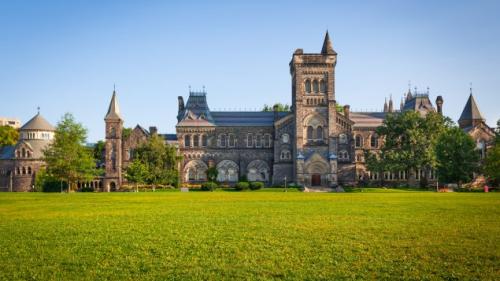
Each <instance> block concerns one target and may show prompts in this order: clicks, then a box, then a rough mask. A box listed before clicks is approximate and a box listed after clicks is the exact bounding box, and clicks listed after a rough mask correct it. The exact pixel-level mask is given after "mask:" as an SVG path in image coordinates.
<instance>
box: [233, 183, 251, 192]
mask: <svg viewBox="0 0 500 281" xmlns="http://www.w3.org/2000/svg"><path fill="white" fill-rule="evenodd" d="M234 188H235V189H236V190H248V189H249V188H250V183H248V182H246V181H240V182H238V183H237V184H236V185H235V186H234Z"/></svg>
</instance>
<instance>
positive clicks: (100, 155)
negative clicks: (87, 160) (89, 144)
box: [92, 140, 106, 163]
mask: <svg viewBox="0 0 500 281" xmlns="http://www.w3.org/2000/svg"><path fill="white" fill-rule="evenodd" d="M105 147H106V143H105V142H104V141H102V140H100V141H98V142H97V143H96V144H95V146H94V149H93V150H92V154H93V155H94V159H95V161H96V162H97V163H104V150H105Z"/></svg>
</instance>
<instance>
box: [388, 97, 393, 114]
mask: <svg viewBox="0 0 500 281" xmlns="http://www.w3.org/2000/svg"><path fill="white" fill-rule="evenodd" d="M393 111H394V106H393V103H392V94H391V97H390V99H389V112H393Z"/></svg>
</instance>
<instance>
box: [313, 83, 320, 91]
mask: <svg viewBox="0 0 500 281" xmlns="http://www.w3.org/2000/svg"><path fill="white" fill-rule="evenodd" d="M313 92H314V93H318V92H319V85H318V80H314V81H313Z"/></svg>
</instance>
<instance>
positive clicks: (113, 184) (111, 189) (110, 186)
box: [109, 181, 116, 191]
mask: <svg viewBox="0 0 500 281" xmlns="http://www.w3.org/2000/svg"><path fill="white" fill-rule="evenodd" d="M109 190H110V191H116V183H115V182H114V181H112V182H110V183H109Z"/></svg>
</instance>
